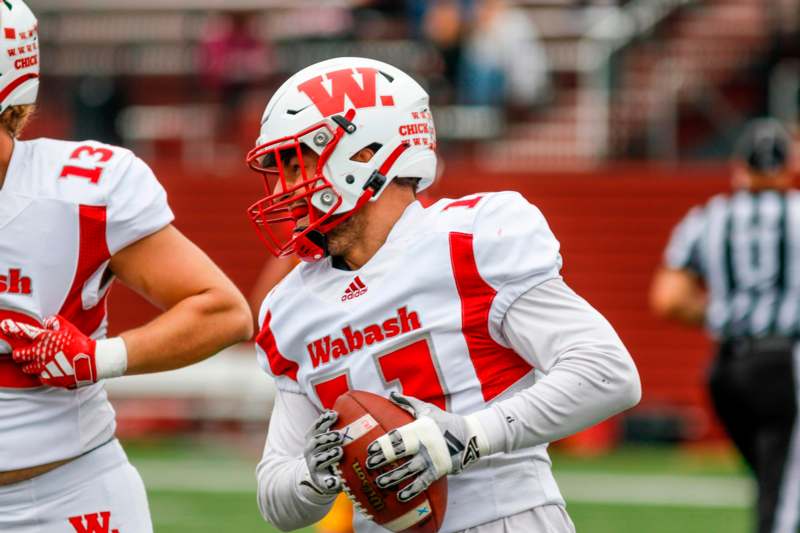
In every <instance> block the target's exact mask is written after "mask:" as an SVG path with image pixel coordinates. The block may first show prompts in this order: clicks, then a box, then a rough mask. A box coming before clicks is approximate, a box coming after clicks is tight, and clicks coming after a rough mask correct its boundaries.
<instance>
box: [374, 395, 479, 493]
mask: <svg viewBox="0 0 800 533" xmlns="http://www.w3.org/2000/svg"><path fill="white" fill-rule="evenodd" d="M390 399H391V400H392V402H394V403H395V404H397V405H399V406H400V407H402V408H403V409H405V410H407V411H409V412H410V413H411V414H412V415H414V417H415V418H416V420H414V421H413V422H410V423H408V424H406V425H405V426H401V427H399V428H397V429H395V430H392V431H390V432H389V433H387V434H386V435H383V436H382V437H379V438H378V439H377V440H375V441H374V442H372V443H371V444H370V445H369V446H368V447H367V467H368V468H373V469H374V468H380V467H382V466H384V465H387V464H389V463H391V462H394V461H396V460H397V459H401V458H404V457H410V459H409V460H408V461H406V462H404V463H403V464H402V465H400V466H398V467H397V468H395V469H393V470H390V471H389V472H386V473H384V474H381V475H380V476H378V477H377V478H376V479H375V482H376V483H377V485H378V486H379V487H381V488H386V487H392V486H395V485H397V484H399V483H400V482H401V481H404V480H406V479H409V478H412V479H411V482H410V483H408V484H406V485H405V486H404V487H403V488H401V489H400V490H399V491H398V493H397V499H398V500H400V501H401V502H406V501H409V500H411V499H413V498H414V497H416V496H417V495H418V494H419V493H421V492H422V491H424V490H425V489H427V488H428V487H429V486H430V485H431V484H432V483H433V482H434V481H436V480H437V479H439V478H441V477H443V476H446V475H448V474H458V473H460V472H462V471H463V470H464V469H465V468H468V467H469V466H471V465H473V464H475V463H476V462H477V461H478V459H480V458H481V457H482V456H484V455H487V454H488V453H489V442H488V440H487V439H486V435H485V434H484V430H483V428H482V427H481V425H480V423H479V422H478V420H477V419H475V418H474V417H471V416H460V415H456V414H453V413H448V412H447V411H442V410H441V409H439V408H438V407H436V406H435V405H432V404H429V403H426V402H423V401H421V400H418V399H416V398H412V397H409V396H402V395H400V394H397V393H392V394H391V398H390Z"/></svg>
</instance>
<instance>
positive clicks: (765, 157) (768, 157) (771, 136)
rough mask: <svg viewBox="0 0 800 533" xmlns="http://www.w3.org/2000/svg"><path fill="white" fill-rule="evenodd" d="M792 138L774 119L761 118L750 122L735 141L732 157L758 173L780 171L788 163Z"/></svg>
mask: <svg viewBox="0 0 800 533" xmlns="http://www.w3.org/2000/svg"><path fill="white" fill-rule="evenodd" d="M791 150H792V138H791V137H790V135H789V132H788V131H786V128H784V127H783V125H782V124H781V123H780V122H778V121H777V120H775V119H772V118H761V119H757V120H754V121H752V122H750V123H749V124H748V125H747V127H746V129H745V131H744V133H743V134H742V136H741V137H740V138H739V141H738V142H737V143H736V148H735V150H734V158H735V159H737V160H739V161H742V162H743V163H744V164H745V165H747V168H748V169H749V170H750V171H752V172H755V173H758V174H772V173H774V172H780V171H782V170H784V169H786V167H787V166H788V165H789V157H790V155H791Z"/></svg>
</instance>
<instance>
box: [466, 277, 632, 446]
mask: <svg viewBox="0 0 800 533" xmlns="http://www.w3.org/2000/svg"><path fill="white" fill-rule="evenodd" d="M503 335H504V336H505V337H506V338H507V340H508V341H509V343H510V344H511V347H512V348H513V349H514V351H515V352H517V353H518V354H519V355H520V356H522V357H523V358H524V359H526V360H527V361H528V362H529V363H530V364H531V365H532V366H533V367H534V368H536V369H538V370H540V371H541V372H543V373H545V376H544V377H542V378H541V379H540V380H539V381H537V382H536V383H535V384H534V385H532V386H530V387H529V388H527V389H525V390H523V391H522V392H519V393H517V394H516V395H515V396H513V397H511V398H509V399H506V400H502V401H499V402H497V403H496V404H495V405H493V406H492V407H491V408H489V409H487V410H486V411H484V412H482V413H478V414H477V416H478V418H479V419H480V420H481V423H482V424H484V425H486V426H487V428H486V433H487V436H488V437H489V439H490V440H491V447H492V451H493V452H497V451H502V450H515V449H519V448H525V447H529V446H535V445H537V444H541V443H544V442H550V441H553V440H555V439H559V438H561V437H564V436H566V435H570V434H572V433H575V432H577V431H580V430H581V429H584V428H586V427H588V426H590V425H592V424H595V423H597V422H599V421H601V420H603V419H605V418H608V417H609V416H612V415H614V414H616V413H619V412H620V411H623V410H625V409H628V408H630V407H632V406H633V405H636V403H638V401H639V398H640V396H641V384H640V382H639V374H638V372H637V371H636V365H635V364H634V362H633V359H631V356H630V354H629V353H628V350H627V349H626V348H625V345H624V344H623V343H622V341H621V340H620V338H619V336H618V335H617V334H616V332H615V331H614V328H612V327H611V325H610V324H609V323H608V321H607V320H606V319H605V318H603V316H602V315H601V314H600V313H598V312H597V311H596V310H595V309H594V308H592V306H591V305H589V304H588V303H587V302H586V301H585V300H584V299H583V298H581V297H579V296H578V295H577V294H575V292H574V291H572V290H571V289H570V288H569V287H568V286H567V285H566V284H565V283H564V282H563V280H560V279H553V280H550V281H548V282H545V283H542V284H541V285H539V286H537V287H535V288H533V289H531V290H530V291H528V292H527V293H525V294H523V295H522V296H521V297H520V298H519V299H518V300H517V301H515V302H514V303H513V304H512V305H511V307H510V308H509V309H508V311H507V312H506V316H505V320H504V321H503Z"/></svg>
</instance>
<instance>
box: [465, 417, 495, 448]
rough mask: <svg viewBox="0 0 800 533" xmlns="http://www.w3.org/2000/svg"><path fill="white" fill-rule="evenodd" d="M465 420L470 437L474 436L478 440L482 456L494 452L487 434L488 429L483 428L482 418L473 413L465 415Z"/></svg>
mask: <svg viewBox="0 0 800 533" xmlns="http://www.w3.org/2000/svg"><path fill="white" fill-rule="evenodd" d="M464 421H465V422H466V423H467V429H468V430H469V432H470V437H472V436H474V437H475V438H476V440H477V442H478V450H479V451H480V454H481V457H485V456H487V455H490V454H491V453H492V452H491V446H490V445H489V438H488V437H487V435H486V431H485V430H484V429H483V424H481V421H480V419H479V418H478V417H477V416H475V415H474V414H472V415H467V416H465V417H464Z"/></svg>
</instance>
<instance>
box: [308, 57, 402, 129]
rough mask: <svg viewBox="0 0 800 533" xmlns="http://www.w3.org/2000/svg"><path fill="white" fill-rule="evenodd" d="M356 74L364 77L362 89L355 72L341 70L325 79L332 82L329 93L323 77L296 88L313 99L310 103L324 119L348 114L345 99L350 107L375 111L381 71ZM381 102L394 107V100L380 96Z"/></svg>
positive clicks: (365, 70)
mask: <svg viewBox="0 0 800 533" xmlns="http://www.w3.org/2000/svg"><path fill="white" fill-rule="evenodd" d="M355 70H356V71H357V72H358V73H359V74H361V80H362V81H361V85H359V83H358V82H357V81H356V76H355V74H353V69H342V70H335V71H333V72H329V73H328V74H326V75H325V77H326V78H327V79H328V80H330V85H331V90H330V92H328V90H327V89H326V88H325V85H324V80H323V77H322V76H317V77H316V78H312V79H310V80H308V81H306V82H303V83H301V84H300V85H299V86H298V87H297V88H298V90H300V92H303V93H305V94H306V95H307V96H308V97H309V98H310V99H311V102H313V104H314V105H315V106H316V107H317V109H318V110H319V112H320V113H322V116H324V117H328V116H331V115H336V114H339V113H343V112H344V110H345V100H344V99H345V97H347V99H348V100H350V103H351V104H352V105H353V107H355V108H356V109H361V108H363V107H375V106H376V105H378V95H377V90H376V85H377V78H378V71H377V70H376V69H374V68H365V67H360V68H357V69H355ZM380 102H381V105H384V106H393V105H394V98H392V97H391V96H381V97H380Z"/></svg>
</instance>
